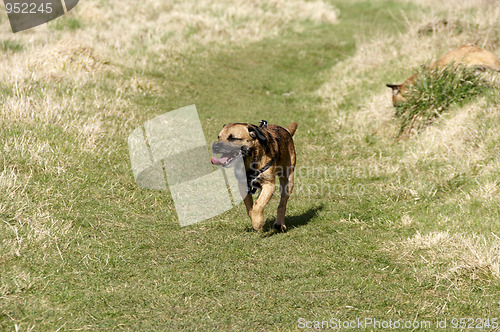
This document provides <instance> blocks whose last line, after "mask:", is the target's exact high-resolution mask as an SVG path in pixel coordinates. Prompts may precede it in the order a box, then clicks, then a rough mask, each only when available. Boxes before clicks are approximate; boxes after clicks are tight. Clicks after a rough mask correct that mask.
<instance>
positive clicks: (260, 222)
mask: <svg viewBox="0 0 500 332" xmlns="http://www.w3.org/2000/svg"><path fill="white" fill-rule="evenodd" d="M274 190H275V185H274V182H273V183H265V184H263V185H262V191H261V193H260V195H259V198H258V199H257V200H256V201H255V204H254V205H253V207H252V210H251V211H250V213H249V215H250V219H251V220H252V227H253V229H255V230H256V231H262V230H263V228H264V223H265V221H266V220H265V218H264V207H265V206H266V205H267V203H268V202H269V200H270V199H271V197H272V196H273V193H274ZM245 204H246V203H245Z"/></svg>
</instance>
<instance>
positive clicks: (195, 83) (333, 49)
mask: <svg viewBox="0 0 500 332" xmlns="http://www.w3.org/2000/svg"><path fill="white" fill-rule="evenodd" d="M338 7H339V9H340V13H341V14H340V23H339V24H338V25H334V26H330V25H320V26H313V25H307V26H306V29H305V30H304V31H303V32H295V33H292V32H289V33H285V34H284V35H281V36H279V38H270V39H264V40H263V41H260V42H256V43H251V44H249V45H247V46H238V45H236V46H234V47H233V46H231V45H229V46H223V47H219V48H218V51H216V52H209V55H208V56H207V55H206V54H207V52H206V50H207V47H208V49H210V46H201V49H200V52H199V53H197V52H194V53H192V54H189V55H187V56H186V57H184V58H183V59H182V66H179V67H174V68H172V67H170V65H169V64H168V63H167V61H168V60H164V59H162V58H161V57H159V56H158V54H154V53H152V54H148V53H147V52H146V53H145V54H140V52H138V53H139V54H138V55H137V56H138V57H139V56H141V57H145V58H146V61H147V65H146V68H145V69H141V70H140V71H138V72H137V70H136V69H135V67H134V66H132V65H130V66H127V65H123V66H122V67H121V68H120V69H121V71H122V72H123V75H122V76H121V75H118V74H113V73H110V74H106V75H105V76H104V77H103V78H102V80H99V81H97V82H96V83H88V84H86V85H84V86H83V87H82V88H81V89H79V90H71V93H75V94H78V95H79V96H77V100H79V101H80V102H82V103H83V105H84V106H85V103H86V100H87V99H92V96H95V95H98V96H99V98H101V99H104V100H106V99H108V100H109V102H110V103H113V100H114V98H115V97H116V90H117V87H118V88H119V87H120V84H121V82H123V81H127V80H128V79H131V78H133V77H135V76H136V75H138V76H141V77H145V78H146V79H147V80H148V81H149V82H152V84H153V86H156V87H158V89H157V91H154V92H152V93H151V92H146V94H142V93H137V92H136V91H125V92H124V93H123V94H122V95H120V102H122V101H123V100H126V104H125V105H126V106H125V107H122V108H121V109H122V110H123V111H122V113H120V112H104V113H105V114H106V115H105V116H103V117H100V118H99V119H100V120H101V121H100V122H99V123H100V124H101V128H102V135H103V139H102V140H101V141H99V142H98V143H97V151H100V153H95V152H93V151H91V152H80V151H79V148H80V147H81V145H80V141H78V139H75V136H74V135H73V134H71V131H70V134H68V131H65V130H61V128H60V127H61V126H60V125H58V124H54V125H51V124H50V123H46V124H37V123H36V122H33V123H29V124H26V123H19V122H16V121H11V122H5V123H3V124H2V126H3V128H4V129H3V130H2V132H1V133H0V139H1V140H2V141H5V142H8V143H9V142H10V143H9V144H10V145H7V144H6V145H4V148H3V149H4V150H3V151H2V152H3V153H2V158H1V159H0V165H1V167H2V168H3V171H4V173H3V174H9V172H15V174H16V176H17V177H18V179H19V181H18V182H19V183H20V184H24V183H28V184H29V185H26V186H25V187H24V186H23V185H16V183H11V184H10V187H8V188H10V189H11V192H12V194H9V195H7V194H5V195H4V196H3V197H2V198H3V201H4V202H6V203H3V205H2V207H3V209H2V210H0V211H1V214H0V217H1V218H2V221H3V222H2V224H3V225H2V227H3V229H2V234H3V235H2V236H4V237H5V242H3V243H5V246H4V247H3V248H2V252H3V253H4V255H3V256H2V258H0V259H1V260H0V263H1V264H2V275H1V287H2V288H1V290H2V293H0V294H1V295H2V302H1V304H0V306H1V307H0V309H1V311H0V326H1V327H2V328H4V329H13V327H14V325H15V324H17V325H20V326H21V327H22V328H24V329H28V328H30V327H33V326H34V327H35V329H36V330H43V329H48V330H53V329H57V328H59V327H61V326H64V329H73V328H75V329H76V328H89V329H95V328H103V329H109V328H134V329H138V328H142V329H147V328H156V329H158V328H172V329H179V328H190V329H196V328H198V329H206V328H213V329H215V328H224V329H228V328H232V329H245V330H247V329H257V330H258V329H262V330H269V329H285V330H288V329H293V328H294V327H296V324H297V319H298V318H299V317H305V318H307V319H309V320H314V319H319V320H328V319H330V318H331V317H337V318H340V319H346V318H350V319H352V318H357V317H376V318H379V319H387V320H388V319H389V318H392V319H393V320H394V319H398V318H404V319H414V318H415V317H418V318H422V319H429V320H435V319H436V318H442V317H453V316H465V315H466V316H473V317H487V316H492V315H494V314H495V313H496V312H498V305H497V301H498V298H496V297H495V294H498V290H499V284H498V279H495V278H493V277H491V276H486V277H484V278H481V279H478V280H474V279H472V278H469V277H468V276H467V275H466V276H465V277H463V278H460V279H459V281H461V282H462V283H463V285H459V286H457V287H449V284H440V283H438V282H436V280H435V275H434V274H432V273H430V274H429V275H424V276H423V277H422V275H421V274H420V271H421V269H422V268H425V266H426V265H427V263H426V262H425V258H420V256H418V255H416V256H415V257H414V259H415V260H414V261H412V262H408V261H407V260H404V259H400V255H399V253H398V250H390V249H391V243H396V244H395V246H396V247H397V246H398V245H397V243H399V241H402V240H403V239H405V238H407V237H411V236H413V235H414V234H415V232H416V231H419V232H422V233H424V232H429V231H432V230H446V229H448V228H450V225H446V224H436V223H435V222H434V221H435V220H436V219H435V218H434V216H436V215H443V216H447V217H448V218H451V219H453V220H459V219H461V218H464V219H467V220H468V221H469V223H468V224H467V226H466V229H465V231H467V232H471V233H479V234H488V233H489V232H496V233H498V230H499V225H498V224H496V223H493V221H495V220H498V219H500V211H499V210H498V206H496V205H495V204H492V206H491V207H490V208H487V209H486V208H483V207H481V206H480V205H479V206H478V205H477V204H474V203H467V204H459V203H457V202H456V200H453V199H452V198H454V197H458V198H457V199H461V196H460V195H462V192H463V191H464V190H465V191H467V190H468V189H467V186H471V187H474V177H473V176H471V175H467V174H465V175H464V176H463V177H458V178H451V179H439V172H440V171H441V170H442V169H443V168H446V163H444V162H442V161H437V162H436V163H433V162H424V163H423V164H421V165H420V166H421V167H422V168H421V169H420V171H421V172H422V173H423V174H425V171H426V170H427V171H428V172H429V174H433V175H432V176H425V175H422V173H419V174H420V178H419V181H422V182H425V181H427V180H429V181H430V183H429V184H428V187H424V188H420V189H419V190H420V192H418V193H417V194H416V195H414V194H412V191H411V190H412V187H411V183H412V181H413V178H412V177H413V176H414V174H415V173H414V172H413V171H414V169H413V168H412V166H411V165H403V166H402V167H401V168H400V169H399V171H398V172H396V176H394V173H391V171H390V169H388V170H384V169H385V168H386V167H387V166H388V165H391V164H395V163H397V162H398V161H399V159H400V158H401V157H404V156H405V153H407V150H406V149H411V148H412V144H413V143H411V142H410V143H408V144H405V143H404V142H403V143H401V142H396V141H394V140H392V141H391V140H389V139H387V138H386V137H384V136H382V137H379V136H378V135H377V133H376V132H372V131H370V130H367V131H362V132H360V133H359V135H354V134H353V133H355V132H359V129H358V128H356V127H354V126H353V127H347V128H346V127H342V126H339V127H335V126H334V124H335V123H336V122H335V119H333V120H332V113H331V112H330V110H329V109H328V108H325V107H320V106H321V103H322V99H321V98H320V97H318V95H317V93H316V91H317V90H318V89H319V87H320V86H321V85H322V84H323V83H324V82H325V81H326V80H328V79H330V78H329V76H328V70H329V68H331V67H332V66H334V65H335V64H338V63H339V61H343V60H348V59H349V57H351V56H352V55H353V54H354V53H355V52H356V47H357V45H356V39H355V36H357V35H359V34H361V35H363V36H366V38H368V39H369V38H370V37H371V36H375V35H377V34H378V33H382V32H383V33H386V34H389V35H390V34H391V33H394V31H398V30H401V29H403V26H402V24H401V22H400V21H398V20H395V19H394V18H393V16H392V15H396V16H397V15H399V14H398V13H399V11H400V10H405V11H406V12H407V15H410V16H411V13H412V9H413V7H411V6H402V5H399V4H396V3H393V2H386V1H380V2H376V3H375V4H373V2H368V3H365V2H359V3H357V4H349V3H348V2H345V3H343V4H340V5H338ZM367 17H369V18H370V19H366V18H367ZM373 17H375V19H371V18H373ZM197 54H199V55H197ZM163 68H165V69H163ZM374 75H375V74H374ZM381 75H384V74H381ZM380 83H381V84H383V83H385V82H380ZM50 84H51V83H47V85H48V86H47V89H55V91H56V92H59V93H60V94H61V95H62V94H64V91H68V90H69V89H67V86H64V83H63V84H61V85H55V86H50ZM2 88H3V89H8V87H3V86H2ZM378 89H379V84H378V83H374V82H373V81H369V82H368V83H366V84H363V85H362V86H360V87H357V88H355V89H354V90H352V91H350V94H348V95H347V96H346V97H345V100H346V102H345V103H344V104H343V108H342V109H339V110H338V111H337V112H338V114H339V118H342V117H343V116H344V115H343V114H350V113H355V112H356V111H357V110H358V108H359V105H360V104H361V103H362V102H363V98H366V97H360V95H361V92H363V93H365V94H367V95H369V92H370V91H374V92H376V91H378ZM94 91H98V92H94ZM290 91H294V94H293V95H292V96H290V97H285V96H283V93H284V92H290ZM267 92H269V93H267ZM4 93H12V92H9V91H5V92H4ZM103 96H104V97H103ZM387 98H388V97H387ZM89 103H90V102H89ZM192 103H195V104H196V105H197V107H198V110H199V113H200V117H201V119H202V123H203V128H204V130H205V133H206V137H207V139H209V140H210V139H214V138H215V137H216V134H217V132H218V130H219V129H220V127H221V125H222V124H224V123H227V122H229V121H248V122H254V123H256V122H257V121H258V120H260V119H266V120H268V121H269V122H270V123H278V124H282V125H287V124H288V123H289V122H291V121H297V122H298V123H299V129H298V131H297V134H296V146H297V151H298V156H299V157H298V162H299V165H302V166H303V167H306V168H307V171H304V172H303V174H302V176H300V177H298V179H297V188H296V191H295V194H294V196H293V198H292V199H291V200H290V203H289V209H288V216H289V218H288V220H287V223H288V224H289V225H290V226H291V227H289V228H290V230H289V232H287V233H286V234H278V235H272V233H266V234H264V235H260V234H257V233H254V232H251V231H250V232H249V231H248V226H249V220H248V218H247V217H246V214H245V212H244V208H243V207H242V206H239V207H237V208H235V209H233V210H232V211H229V212H227V213H225V214H224V215H222V216H219V217H217V218H214V219H213V220H210V221H207V222H204V223H201V224H197V225H194V226H191V227H186V228H182V229H181V228H179V226H178V224H177V221H176V217H175V212H174V210H173V204H172V201H171V199H170V198H169V196H168V194H166V193H164V192H153V191H148V190H141V189H139V188H137V187H136V186H135V184H134V183H133V179H132V174H131V171H130V169H129V161H128V155H127V154H128V151H127V146H126V138H127V135H128V133H129V132H130V131H131V130H132V129H133V128H135V127H136V126H138V125H140V124H141V123H143V122H144V121H146V120H148V119H150V118H152V117H154V116H155V115H158V114H161V113H163V112H165V111H168V110H172V109H176V108H178V107H181V106H184V105H188V104H192ZM103 107H104V108H107V107H112V106H108V105H104V106H103ZM83 109H84V112H86V113H87V116H88V118H92V117H93V116H99V114H100V113H101V112H102V111H101V110H99V109H96V108H91V107H89V108H85V107H83ZM332 128H334V129H335V130H332ZM362 129H363V128H362ZM16 137H24V138H26V137H33V140H34V142H37V141H38V140H39V141H43V142H51V143H50V144H51V145H50V147H47V149H48V150H47V151H51V152H50V153H48V155H50V156H51V158H50V159H49V158H46V157H44V153H43V152H44V151H42V152H40V153H39V157H38V159H37V158H34V157H33V153H32V151H20V150H18V149H16V146H15V144H14V143H15V140H16ZM492 148H493V149H494V148H495V147H494V146H493V147H492ZM75 151H78V152H75ZM57 166H60V167H61V168H62V169H64V171H61V172H58V171H57ZM325 168H326V170H327V171H326V172H327V174H324V173H325V172H324V169H325ZM380 168H384V169H382V170H381V169H380ZM443 172H444V171H443ZM311 173H318V174H311ZM489 176H490V177H491V178H493V179H494V177H495V173H493V174H489ZM12 178H14V176H12ZM311 188H312V189H311ZM407 188H408V189H407ZM473 189H474V188H471V189H470V190H473ZM435 190H436V192H435ZM433 193H434V194H433ZM276 205H277V198H276V197H275V198H274V199H273V201H272V203H271V204H270V206H269V207H268V208H267V215H269V216H272V215H273V214H274V211H275V207H276ZM39 207H43V209H44V210H46V211H49V212H50V216H51V217H50V219H47V220H46V224H44V225H43V227H42V226H40V229H42V230H43V229H49V230H50V229H51V227H52V228H56V229H61V230H62V231H60V232H56V233H55V234H60V236H58V237H50V238H48V239H44V240H43V241H42V242H37V241H35V240H34V239H36V237H37V236H40V235H39V234H30V233H29V232H26V233H25V234H23V233H21V237H24V240H23V241H24V243H19V240H18V239H19V237H17V238H16V234H15V229H16V227H18V226H19V229H20V230H21V231H22V230H23V228H22V227H21V226H23V225H20V224H21V223H29V220H30V218H29V217H23V213H24V214H26V215H32V214H36V213H37V211H38V210H39ZM16 213H19V215H16ZM408 214H410V215H411V221H412V222H409V223H407V224H403V223H402V222H401V220H404V216H405V215H408ZM38 220H43V218H38ZM482 220H486V221H490V223H489V224H484V223H482V222H481V221H482ZM268 221H269V222H270V223H272V217H270V219H269V220H268ZM7 224H10V225H11V226H7ZM67 225H69V226H67ZM454 225H455V224H453V227H455V226H454ZM294 226H295V227H294ZM453 227H452V228H453ZM47 232H48V233H50V232H49V231H47ZM16 241H17V242H16ZM16 243H17V245H18V246H19V248H20V249H19V253H17V254H16V252H15V248H14V249H12V248H11V247H7V246H10V245H12V244H16ZM39 243H42V244H43V246H42V247H38V244H39ZM14 247H15V246H14ZM9 253H10V254H9Z"/></svg>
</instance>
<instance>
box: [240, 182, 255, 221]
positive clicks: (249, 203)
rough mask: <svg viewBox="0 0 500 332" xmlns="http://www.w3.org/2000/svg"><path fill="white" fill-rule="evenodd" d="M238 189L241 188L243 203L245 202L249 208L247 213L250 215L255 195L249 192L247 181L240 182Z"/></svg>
mask: <svg viewBox="0 0 500 332" xmlns="http://www.w3.org/2000/svg"><path fill="white" fill-rule="evenodd" d="M238 189H239V190H240V195H241V197H243V203H245V207H246V208H247V214H248V216H249V217H250V218H251V216H250V212H251V211H252V207H253V197H252V195H250V194H249V193H248V187H247V183H246V182H238Z"/></svg>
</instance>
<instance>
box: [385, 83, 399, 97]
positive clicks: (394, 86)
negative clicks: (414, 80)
mask: <svg viewBox="0 0 500 332" xmlns="http://www.w3.org/2000/svg"><path fill="white" fill-rule="evenodd" d="M386 86H387V87H388V88H391V89H392V95H393V96H396V95H397V94H398V93H399V89H401V84H386Z"/></svg>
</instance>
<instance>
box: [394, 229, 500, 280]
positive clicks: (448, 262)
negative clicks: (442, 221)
mask: <svg viewBox="0 0 500 332" xmlns="http://www.w3.org/2000/svg"><path fill="white" fill-rule="evenodd" d="M396 247H397V248H396ZM393 250H395V251H397V252H398V255H399V257H400V259H402V260H404V261H406V262H407V263H408V264H411V265H416V266H420V267H419V268H418V272H419V273H420V274H424V275H431V276H432V277H434V278H436V287H437V286H439V285H442V284H443V282H448V283H449V284H450V285H453V286H458V285H459V284H460V283H462V282H464V281H469V280H472V281H474V280H482V281H491V280H495V279H500V238H499V237H498V236H496V235H495V234H492V237H491V238H486V237H485V236H480V235H472V236H469V235H465V234H460V233H457V234H450V233H449V232H447V231H444V232H443V231H441V232H431V233H428V234H425V235H422V234H421V233H419V232H417V234H415V235H414V236H413V237H411V238H408V239H406V240H404V241H402V242H401V243H398V244H396V246H395V247H394V248H393Z"/></svg>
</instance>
